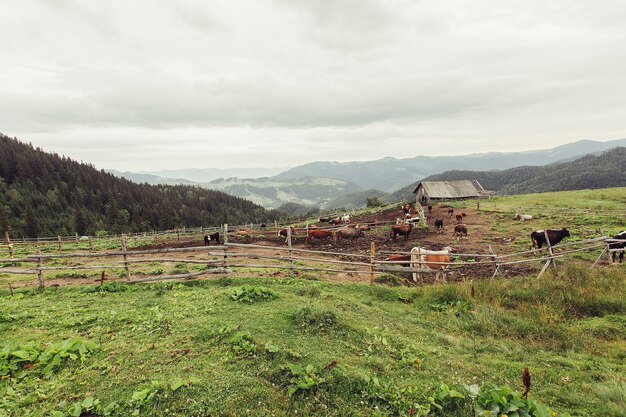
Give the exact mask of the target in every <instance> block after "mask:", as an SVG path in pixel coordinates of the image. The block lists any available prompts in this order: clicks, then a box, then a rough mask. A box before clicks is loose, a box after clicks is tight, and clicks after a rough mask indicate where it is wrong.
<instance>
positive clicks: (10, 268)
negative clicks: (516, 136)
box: [0, 225, 623, 288]
mask: <svg viewBox="0 0 626 417" xmlns="http://www.w3.org/2000/svg"><path fill="white" fill-rule="evenodd" d="M223 230H226V231H229V230H230V229H229V227H228V225H224V227H223ZM287 234H288V236H287V241H288V242H287V243H288V246H287V247H278V246H266V245H259V244H243V243H229V242H228V234H227V235H226V238H225V242H224V244H223V245H218V246H192V247H185V248H159V249H135V250H131V249H128V248H127V246H126V244H125V240H126V237H125V236H122V238H121V247H122V249H121V250H119V251H106V252H97V253H92V252H74V253H59V254H45V255H43V254H41V253H40V251H39V250H38V251H37V253H36V254H33V255H27V256H24V257H19V258H13V257H10V258H9V259H6V260H4V261H3V263H4V264H5V265H6V266H5V267H0V273H1V274H15V275H35V276H36V277H37V285H38V287H39V288H43V287H44V285H45V278H46V277H45V275H46V274H47V273H50V272H52V271H77V270H102V277H101V278H100V279H96V280H95V281H99V282H100V283H101V284H102V283H103V282H104V281H105V280H107V279H106V278H105V273H104V271H105V270H122V273H123V275H124V277H123V282H127V283H139V282H155V281H165V280H173V279H191V278H196V277H199V276H202V275H205V274H207V275H208V274H229V273H231V272H232V271H233V270H236V269H238V268H250V269H275V270H288V271H289V272H290V275H293V274H294V273H295V272H296V271H314V272H332V273H344V274H354V275H359V276H360V275H365V276H367V277H369V282H370V285H373V284H374V275H377V274H383V273H398V272H401V273H415V274H437V272H441V271H437V270H435V269H431V268H429V267H421V264H426V263H427V264H429V266H436V267H438V269H443V270H444V271H450V270H462V269H463V268H467V267H473V266H479V267H488V268H489V267H493V268H494V271H493V275H492V278H494V277H496V276H498V275H501V274H502V268H503V267H507V266H512V265H520V264H535V263H544V265H543V267H542V268H541V271H540V272H539V276H541V275H542V274H543V273H544V272H545V271H546V270H547V269H548V267H550V266H553V267H554V268H556V260H560V259H563V258H564V257H566V256H568V255H572V254H575V253H581V252H591V251H601V253H600V255H599V256H598V258H597V259H596V261H595V262H594V263H593V265H591V267H595V266H596V265H597V264H598V263H599V261H600V260H601V259H602V257H603V256H605V255H608V256H609V257H610V254H611V253H613V252H617V251H620V250H622V249H619V248H618V249H615V248H611V247H610V245H611V244H614V243H619V242H623V241H620V240H616V239H612V238H608V237H606V236H600V237H596V238H593V239H585V240H579V241H574V242H568V243H563V244H559V245H555V246H551V245H550V244H549V241H548V243H547V247H546V248H545V249H540V250H529V251H522V252H516V253H510V254H502V255H498V254H495V253H493V251H492V250H491V247H489V253H488V254H477V253H452V254H450V255H451V256H452V257H454V258H457V259H467V258H474V259H475V258H479V259H483V258H488V259H485V260H480V261H472V260H471V259H469V260H466V261H462V260H461V261H458V260H456V261H455V260H451V261H449V262H446V261H432V262H430V261H429V262H423V261H422V262H421V264H420V262H419V261H417V260H416V259H415V258H413V259H411V260H404V261H388V260H386V259H380V258H381V257H383V256H385V257H386V255H388V254H398V255H411V252H402V251H380V252H378V254H377V253H376V251H375V246H374V242H372V244H371V251H370V253H369V254H363V253H346V252H334V251H321V250H312V249H300V248H293V247H292V246H291V239H292V236H291V232H290V231H288V233H287ZM197 253H202V254H203V256H204V258H203V259H189V258H186V257H184V256H179V255H180V254H197ZM536 254H539V257H536ZM152 255H158V256H152ZM168 255H171V256H170V257H168ZM377 256H379V257H378V258H377ZM116 257H117V258H121V259H120V260H118V261H113V262H108V263H102V262H97V261H98V260H100V259H102V260H104V259H110V258H116ZM340 258H341V259H340ZM346 258H348V259H350V260H345V259H346ZM520 258H521V259H520ZM68 259H72V260H74V259H75V260H81V259H82V260H84V261H83V264H82V265H72V266H59V265H48V266H45V265H44V263H46V262H58V261H62V260H68ZM259 260H263V261H266V262H265V263H264V262H255V261H259ZM90 261H92V262H93V261H95V263H96V264H90V263H89V262H90ZM19 263H31V264H32V263H35V264H36V265H33V267H32V268H17V267H16V264H19ZM153 263H158V264H159V265H163V264H166V263H182V264H185V265H186V264H190V265H204V266H205V269H203V270H201V271H194V272H189V271H186V272H184V273H178V274H163V273H161V274H159V275H158V276H154V277H133V272H136V273H139V272H140V271H138V270H137V267H138V266H139V265H141V264H153ZM161 272H162V271H161ZM144 275H145V274H144ZM109 279H110V278H109ZM444 279H445V276H444ZM33 282H34V281H33Z"/></svg>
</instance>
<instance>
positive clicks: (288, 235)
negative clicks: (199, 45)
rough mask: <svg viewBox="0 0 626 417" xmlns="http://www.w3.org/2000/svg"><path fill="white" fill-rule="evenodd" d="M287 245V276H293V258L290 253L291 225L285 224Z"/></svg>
mask: <svg viewBox="0 0 626 417" xmlns="http://www.w3.org/2000/svg"><path fill="white" fill-rule="evenodd" d="M287 247H288V248H289V265H290V269H289V276H290V277H292V276H293V258H292V253H291V226H287Z"/></svg>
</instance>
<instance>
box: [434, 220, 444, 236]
mask: <svg viewBox="0 0 626 417" xmlns="http://www.w3.org/2000/svg"><path fill="white" fill-rule="evenodd" d="M435 228H436V229H437V233H441V232H443V220H441V219H435Z"/></svg>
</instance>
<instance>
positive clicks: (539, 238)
mask: <svg viewBox="0 0 626 417" xmlns="http://www.w3.org/2000/svg"><path fill="white" fill-rule="evenodd" d="M546 234H547V235H548V240H549V241H550V246H554V245H558V244H559V242H560V241H562V240H563V239H565V238H566V237H569V235H570V234H569V230H567V229H566V228H563V229H561V230H555V229H548V230H546V231H545V234H544V231H543V230H535V231H534V232H532V233H531V234H530V240H531V241H532V248H533V249H534V248H536V247H537V248H539V249H541V247H542V246H543V244H544V243H546V236H545V235H546Z"/></svg>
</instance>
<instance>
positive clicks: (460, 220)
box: [456, 213, 467, 223]
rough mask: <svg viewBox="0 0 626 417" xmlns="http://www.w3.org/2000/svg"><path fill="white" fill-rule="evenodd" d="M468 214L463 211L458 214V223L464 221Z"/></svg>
mask: <svg viewBox="0 0 626 417" xmlns="http://www.w3.org/2000/svg"><path fill="white" fill-rule="evenodd" d="M465 216H467V214H465V213H461V214H457V215H456V222H457V223H463V218H464V217H465Z"/></svg>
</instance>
